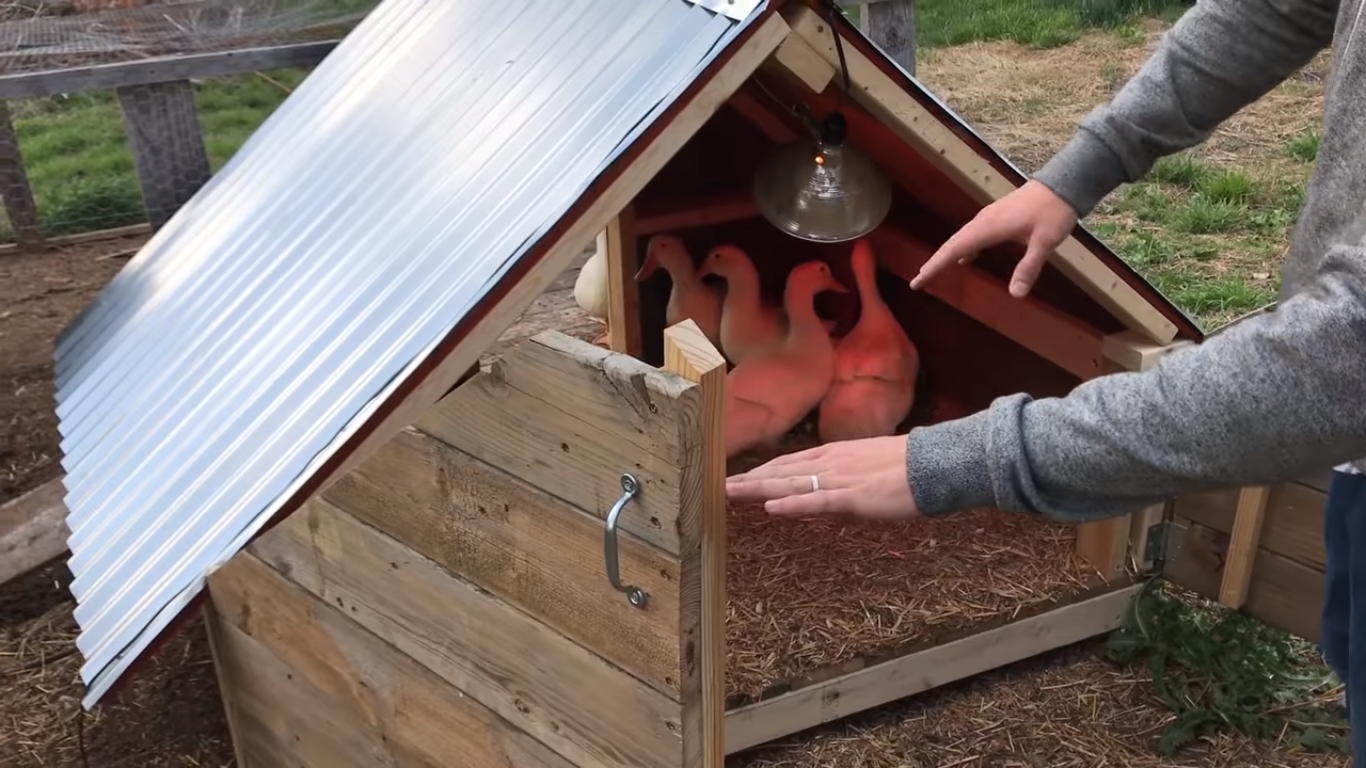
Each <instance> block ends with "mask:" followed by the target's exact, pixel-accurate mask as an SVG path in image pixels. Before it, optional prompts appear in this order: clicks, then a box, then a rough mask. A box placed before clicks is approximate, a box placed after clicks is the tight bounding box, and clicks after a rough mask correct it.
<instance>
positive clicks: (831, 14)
mask: <svg viewBox="0 0 1366 768" xmlns="http://www.w3.org/2000/svg"><path fill="white" fill-rule="evenodd" d="M836 13H839V14H841V15H843V14H844V11H843V10H841V9H840V7H839V4H838V3H837V2H835V0H825V24H826V26H828V27H830V34H831V35H833V36H834V38H835V55H836V56H838V57H839V60H840V73H841V74H842V75H844V90H842V91H841V92H840V95H839V98H838V99H836V101H835V109H836V110H838V109H839V108H840V107H842V106H844V100H845V99H846V98H847V97H848V96H849V89H850V88H852V87H853V86H852V85H851V84H850V83H849V65H848V63H847V62H845V60H844V45H843V44H842V43H841V41H840V33H839V32H838V31H837V30H836V29H835V14H836Z"/></svg>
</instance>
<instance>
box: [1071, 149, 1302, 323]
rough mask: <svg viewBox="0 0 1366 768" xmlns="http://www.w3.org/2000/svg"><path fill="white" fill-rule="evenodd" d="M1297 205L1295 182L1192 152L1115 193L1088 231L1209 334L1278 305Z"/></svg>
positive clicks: (1299, 184)
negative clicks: (1281, 264) (1282, 259)
mask: <svg viewBox="0 0 1366 768" xmlns="http://www.w3.org/2000/svg"><path fill="white" fill-rule="evenodd" d="M1303 205H1304V183H1303V182H1302V181H1301V180H1300V179H1298V178H1292V177H1285V176H1284V175H1280V176H1276V175H1268V176H1265V177H1262V176H1258V177H1254V176H1252V175H1251V174H1249V173H1247V172H1246V171H1244V170H1242V169H1239V168H1234V167H1226V166H1223V165H1217V164H1214V163H1211V162H1209V161H1208V160H1206V159H1205V158H1203V157H1202V156H1201V155H1200V154H1199V153H1198V152H1197V151H1194V150H1192V151H1187V152H1181V153H1178V154H1175V155H1172V156H1169V157H1166V158H1163V159H1162V160H1160V161H1159V162H1157V163H1156V164H1154V166H1153V168H1152V170H1151V171H1150V172H1149V174H1148V175H1147V177H1146V178H1145V179H1143V180H1141V181H1139V182H1136V183H1134V184H1130V185H1126V186H1124V187H1122V188H1120V189H1119V190H1117V191H1116V193H1115V194H1114V195H1112V196H1111V197H1110V198H1107V200H1106V201H1104V202H1103V203H1102V205H1101V206H1100V207H1099V208H1098V209H1097V211H1096V216H1095V223H1092V222H1088V226H1091V227H1092V228H1093V229H1095V230H1096V232H1097V234H1098V235H1099V236H1101V237H1102V238H1103V239H1104V240H1105V242H1106V243H1107V244H1108V245H1110V247H1111V248H1114V249H1115V251H1116V252H1117V253H1119V254H1120V256H1121V257H1122V258H1123V259H1124V260H1125V261H1126V262H1128V263H1129V264H1130V265H1132V266H1133V267H1134V268H1135V269H1137V270H1138V271H1139V273H1140V274H1142V275H1143V276H1144V277H1145V278H1147V279H1148V280H1149V281H1150V282H1152V283H1153V285H1154V286H1156V287H1157V288H1158V289H1159V290H1160V291H1162V292H1163V294H1165V295H1166V296H1167V297H1168V298H1170V299H1171V300H1172V301H1173V302H1174V303H1175V304H1177V306H1179V307H1181V309H1182V310H1183V311H1185V312H1187V313H1188V314H1190V315H1191V316H1192V317H1193V318H1194V319H1195V320H1196V321H1197V322H1198V323H1200V325H1202V326H1203V327H1206V328H1210V327H1214V326H1217V325H1221V324H1222V323H1224V322H1227V321H1229V320H1231V319H1233V318H1234V317H1237V316H1238V315H1241V314H1244V313H1246V312H1249V311H1252V310H1254V309H1257V308H1259V307H1262V306H1264V305H1266V304H1268V303H1270V302H1272V301H1274V300H1275V299H1276V291H1277V289H1278V287H1279V281H1278V275H1279V272H1280V268H1279V265H1278V263H1277V262H1278V259H1279V257H1280V255H1281V254H1282V253H1283V252H1284V246H1285V243H1286V241H1287V238H1288V237H1289V233H1290V231H1291V228H1292V227H1293V226H1294V225H1295V221H1296V220H1297V219H1298V217H1299V212H1300V209H1301V208H1302V207H1303Z"/></svg>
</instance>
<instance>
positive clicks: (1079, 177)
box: [1034, 0, 1338, 216]
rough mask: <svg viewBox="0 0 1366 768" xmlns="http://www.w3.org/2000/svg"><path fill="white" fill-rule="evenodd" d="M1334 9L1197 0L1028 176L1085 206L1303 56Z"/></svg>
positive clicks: (1250, 97) (1313, 0) (1206, 127)
mask: <svg viewBox="0 0 1366 768" xmlns="http://www.w3.org/2000/svg"><path fill="white" fill-rule="evenodd" d="M1337 8H1338V3H1337V0H1199V2H1198V3H1197V4H1196V5H1195V7H1194V8H1192V9H1191V10H1189V11H1187V12H1186V13H1185V14H1184V15H1183V16H1182V17H1181V19H1180V20H1179V21H1177V23H1176V24H1175V25H1173V27H1172V28H1171V29H1170V30H1169V31H1168V32H1167V33H1166V34H1165V35H1164V36H1163V38H1162V40H1161V42H1160V43H1159V44H1158V46H1157V49H1156V50H1155V51H1154V53H1153V55H1152V57H1151V58H1149V59H1148V60H1147V62H1146V63H1144V65H1143V67H1142V68H1141V69H1140V70H1139V72H1138V73H1137V74H1136V75H1135V76H1134V77H1133V79H1131V80H1129V82H1128V83H1126V84H1125V85H1124V87H1123V88H1121V89H1120V91H1119V93H1118V94H1116V95H1115V97H1114V99H1112V100H1111V101H1110V102H1109V103H1108V104H1105V105H1103V106H1101V107H1098V108H1096V109H1095V110H1093V111H1092V112H1091V113H1090V114H1088V115H1087V116H1086V117H1085V118H1084V119H1083V120H1082V121H1081V123H1080V125H1079V126H1078V127H1077V132H1076V134H1075V135H1074V136H1073V137H1072V139H1071V141H1070V142H1069V143H1068V144H1067V146H1065V147H1064V148H1063V149H1062V151H1061V152H1059V153H1058V154H1057V155H1056V156H1054V157H1053V158H1052V159H1051V160H1050V161H1049V162H1048V163H1047V164H1046V165H1045V166H1044V167H1043V168H1042V169H1040V170H1039V172H1038V173H1037V174H1035V176H1034V178H1035V179H1037V180H1038V181H1039V182H1041V183H1042V184H1044V185H1045V186H1047V187H1048V188H1049V189H1052V190H1053V191H1054V192H1055V193H1057V194H1058V195H1059V196H1060V197H1062V198H1063V199H1064V200H1066V201H1067V202H1068V203H1069V204H1070V205H1071V206H1072V207H1073V208H1075V209H1076V210H1077V212H1078V213H1079V214H1080V215H1082V216H1085V215H1087V214H1089V213H1090V212H1091V210H1092V209H1093V208H1095V206H1096V204H1097V203H1099V202H1100V200H1101V199H1102V198H1103V197H1105V196H1106V195H1107V194H1109V193H1110V192H1111V191H1113V190H1114V189H1116V188H1117V187H1119V186H1120V185H1121V184H1124V183H1127V182H1133V181H1137V180H1139V179H1141V178H1143V176H1145V175H1146V174H1147V173H1148V171H1149V170H1151V169H1152V166H1153V163H1155V162H1156V161H1157V160H1158V159H1159V158H1161V157H1162V156H1164V155H1169V154H1172V153H1174V152H1177V151H1179V150H1182V149H1186V148H1189V147H1193V146H1195V145H1196V144H1198V143H1200V142H1201V141H1204V140H1205V139H1206V138H1208V137H1209V135H1210V134H1211V133H1213V131H1214V129H1215V128H1216V127H1218V125H1219V124H1220V123H1221V122H1223V121H1224V120H1225V119H1227V118H1228V117H1230V116H1232V115H1233V114H1234V113H1235V112H1237V111H1238V110H1239V109H1241V108H1243V107H1244V106H1246V105H1248V104H1250V103H1252V102H1253V101H1256V100H1257V99H1258V98H1260V97H1261V96H1262V95H1264V94H1266V93H1267V92H1268V91H1270V90H1271V89H1272V88H1273V87H1275V86H1276V85H1277V84H1278V83H1280V82H1281V81H1282V80H1284V79H1285V78H1286V77H1288V76H1290V74H1292V73H1293V72H1294V71H1295V70H1297V69H1299V68H1300V67H1302V66H1304V65H1305V64H1307V63H1308V62H1309V61H1310V60H1311V59H1312V58H1313V57H1314V56H1315V55H1316V54H1318V53H1319V52H1320V51H1322V50H1323V49H1324V48H1325V47H1327V46H1328V44H1329V43H1330V42H1331V41H1332V38H1333V27H1334V23H1335V20H1336V16H1337Z"/></svg>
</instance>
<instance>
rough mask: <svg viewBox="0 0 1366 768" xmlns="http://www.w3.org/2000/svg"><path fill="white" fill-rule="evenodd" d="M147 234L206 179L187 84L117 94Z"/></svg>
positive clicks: (147, 86) (125, 89)
mask: <svg viewBox="0 0 1366 768" xmlns="http://www.w3.org/2000/svg"><path fill="white" fill-rule="evenodd" d="M116 92H117V93H118V97H119V106H120V107H122V109H123V123H124V127H125V129H126V130H127V131H128V143H129V146H130V147H131V148H132V150H133V162H134V165H135V166H136V167H137V172H138V182H139V184H140V185H141V187H142V203H143V206H144V207H145V208H146V209H147V221H148V223H149V224H150V225H151V227H152V231H153V232H155V231H156V230H158V229H160V228H161V226H162V225H164V224H165V223H166V222H167V221H168V220H169V219H170V218H171V216H172V215H174V214H175V212H176V211H177V210H179V209H180V206H182V205H184V204H185V203H186V202H188V201H189V199H190V198H191V197H193V196H194V194H195V193H196V192H198V191H199V188H200V187H202V186H203V185H204V184H205V183H206V182H207V181H208V180H209V157H208V153H207V152H205V150H204V137H203V135H202V134H201V131H200V127H199V113H198V111H197V110H196V109H195V105H194V91H193V90H192V89H191V87H190V83H189V81H188V80H175V81H172V82H167V83H148V84H145V85H129V86H122V87H120V88H118V89H116Z"/></svg>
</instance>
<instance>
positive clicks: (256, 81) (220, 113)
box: [0, 69, 307, 238]
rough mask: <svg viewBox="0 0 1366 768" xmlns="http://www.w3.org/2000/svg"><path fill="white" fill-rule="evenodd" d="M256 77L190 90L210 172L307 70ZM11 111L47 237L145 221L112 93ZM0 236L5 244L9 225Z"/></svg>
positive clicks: (37, 102)
mask: <svg viewBox="0 0 1366 768" xmlns="http://www.w3.org/2000/svg"><path fill="white" fill-rule="evenodd" d="M263 74H264V75H265V77H262V76H259V75H243V76H238V77H225V78H215V79H212V80H209V81H206V82H204V83H202V84H197V85H195V87H194V90H195V104H196V106H197V107H198V109H199V120H200V125H201V126H202V128H203V133H204V144H205V149H206V150H207V151H208V155H209V163H210V167H211V168H212V170H214V171H217V170H218V169H219V168H221V167H222V165H223V163H225V162H227V160H228V158H230V157H232V155H233V153H234V152H236V151H237V149H238V147H240V146H242V144H243V142H245V141H246V140H247V137H248V136H250V135H251V134H252V132H253V131H255V130H256V128H257V127H258V126H260V125H261V123H262V122H264V121H265V119H266V118H267V117H268V116H269V115H270V113H271V112H272V111H274V109H275V108H276V107H277V106H279V105H280V103H281V102H283V101H284V99H285V98H286V96H287V95H288V94H287V93H286V91H285V90H283V89H284V88H294V87H296V86H297V85H298V84H299V82H300V81H302V80H303V78H304V75H305V74H307V70H298V69H292V70H280V71H272V72H268V73H263ZM267 78H269V79H267ZM272 81H273V82H272ZM10 110H11V113H12V117H13V120H14V127H15V132H16V133H17V134H18V136H19V150H20V152H21V153H22V154H23V156H24V167H25V169H26V170H27V171H28V176H29V183H30V184H31V185H32V187H33V194H34V197H35V198H36V200H37V203H38V212H39V215H40V216H41V217H42V221H43V226H44V229H45V231H46V232H47V234H48V235H50V236H57V235H65V234H71V233H75V232H85V231H90V230H97V229H107V228H110V227H118V226H123V225H126V224H134V223H137V222H140V221H144V220H145V218H146V217H145V214H144V212H143V208H142V194H141V192H139V190H138V181H137V174H136V172H135V171H134V169H133V155H132V152H131V151H130V150H129V148H128V138H127V135H126V134H125V133H124V128H123V118H122V115H121V113H120V111H119V105H118V102H117V101H116V100H115V98H114V94H113V92H112V91H92V92H87V93H77V94H72V95H70V96H65V97H63V96H52V97H48V98H42V99H24V100H20V101H16V102H12V103H11V105H10ZM3 228H4V230H5V231H4V232H0V235H3V236H4V237H5V238H9V237H11V235H10V233H9V232H8V222H5V223H4V226H3Z"/></svg>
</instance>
